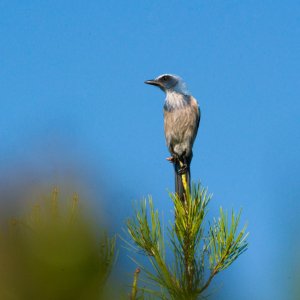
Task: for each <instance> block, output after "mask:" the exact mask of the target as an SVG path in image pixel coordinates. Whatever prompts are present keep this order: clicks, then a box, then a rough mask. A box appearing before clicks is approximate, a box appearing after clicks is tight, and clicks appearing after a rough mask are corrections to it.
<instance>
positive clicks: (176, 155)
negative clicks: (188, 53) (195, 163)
mask: <svg viewBox="0 0 300 300" xmlns="http://www.w3.org/2000/svg"><path fill="white" fill-rule="evenodd" d="M145 83H147V84H151V85H155V86H157V87H159V88H160V89H161V90H162V91H164V92H165V93H166V99H165V104H164V128H165V137H166V143H167V146H168V149H169V152H170V154H171V157H169V158H167V160H169V161H170V162H172V163H174V169H175V191H176V193H177V195H178V196H179V197H180V199H181V200H182V201H185V198H184V194H185V193H186V189H187V187H188V188H189V189H190V164H191V161H192V157H193V151H192V148H193V144H194V141H195V138H196V135H197V131H198V127H199V123H200V116H201V112H200V108H199V106H198V103H197V100H196V99H195V98H194V97H193V96H192V95H191V94H190V93H189V92H188V90H187V88H186V84H185V82H184V81H183V80H182V79H181V78H180V77H179V76H176V75H170V74H163V75H160V76H158V77H157V78H155V79H152V80H147V81H145Z"/></svg>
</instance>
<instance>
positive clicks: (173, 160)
mask: <svg viewBox="0 0 300 300" xmlns="http://www.w3.org/2000/svg"><path fill="white" fill-rule="evenodd" d="M166 160H167V161H169V162H170V163H172V164H174V163H175V161H176V159H175V157H174V156H170V157H167V158H166Z"/></svg>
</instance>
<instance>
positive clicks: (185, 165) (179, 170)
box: [177, 164, 187, 175]
mask: <svg viewBox="0 0 300 300" xmlns="http://www.w3.org/2000/svg"><path fill="white" fill-rule="evenodd" d="M186 171H187V164H184V165H182V166H181V168H180V169H178V170H177V173H178V174H179V175H182V174H185V173H186Z"/></svg>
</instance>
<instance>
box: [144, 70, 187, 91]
mask: <svg viewBox="0 0 300 300" xmlns="http://www.w3.org/2000/svg"><path fill="white" fill-rule="evenodd" d="M145 83H146V84H151V85H155V86H157V87H159V88H160V89H161V90H163V91H164V92H165V93H168V92H177V93H180V94H184V95H188V91H187V88H186V84H185V82H184V81H183V80H182V79H181V78H180V77H179V76H177V75H171V74H163V75H160V76H158V77H156V78H155V79H151V80H146V81H145Z"/></svg>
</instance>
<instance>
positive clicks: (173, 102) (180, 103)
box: [165, 91, 188, 111]
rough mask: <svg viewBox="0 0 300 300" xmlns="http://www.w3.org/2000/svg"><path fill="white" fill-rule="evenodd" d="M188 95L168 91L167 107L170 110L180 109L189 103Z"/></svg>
mask: <svg viewBox="0 0 300 300" xmlns="http://www.w3.org/2000/svg"><path fill="white" fill-rule="evenodd" d="M187 104H188V103H187V100H186V96H185V95H182V94H180V93H177V92H174V91H172V92H167V94H166V100H165V109H166V110H168V111H171V110H174V109H180V108H183V107H185V106H186V105H187Z"/></svg>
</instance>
